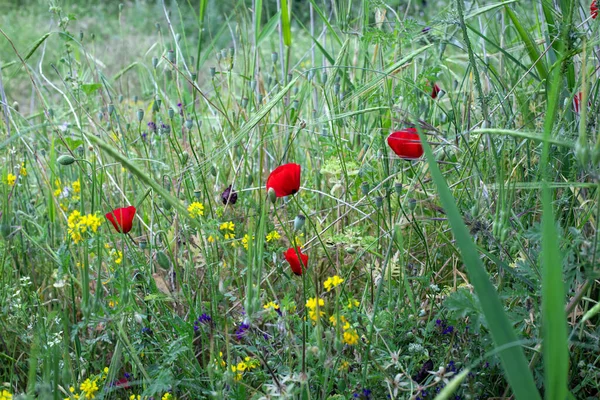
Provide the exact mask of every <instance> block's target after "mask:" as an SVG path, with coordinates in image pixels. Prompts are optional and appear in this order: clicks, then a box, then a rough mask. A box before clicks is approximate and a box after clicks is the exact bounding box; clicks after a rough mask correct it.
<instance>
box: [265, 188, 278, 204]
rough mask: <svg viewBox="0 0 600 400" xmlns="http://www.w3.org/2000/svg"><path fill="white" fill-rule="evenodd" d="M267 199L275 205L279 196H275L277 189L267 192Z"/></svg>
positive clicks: (270, 189)
mask: <svg viewBox="0 0 600 400" xmlns="http://www.w3.org/2000/svg"><path fill="white" fill-rule="evenodd" d="M267 197H268V198H269V200H270V201H271V203H273V204H275V202H276V201H277V195H276V194H275V189H273V188H269V191H268V192H267Z"/></svg>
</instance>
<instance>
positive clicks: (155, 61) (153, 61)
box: [152, 57, 158, 69]
mask: <svg viewBox="0 0 600 400" xmlns="http://www.w3.org/2000/svg"><path fill="white" fill-rule="evenodd" d="M152 67H153V68H154V69H156V68H157V67H158V57H152Z"/></svg>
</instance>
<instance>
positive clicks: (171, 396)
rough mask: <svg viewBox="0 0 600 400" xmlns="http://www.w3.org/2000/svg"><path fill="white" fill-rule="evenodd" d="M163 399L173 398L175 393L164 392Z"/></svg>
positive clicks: (171, 399) (170, 399) (169, 399)
mask: <svg viewBox="0 0 600 400" xmlns="http://www.w3.org/2000/svg"><path fill="white" fill-rule="evenodd" d="M162 400H173V395H172V394H171V393H169V392H167V393H165V394H163V397H162Z"/></svg>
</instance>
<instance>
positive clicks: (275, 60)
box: [271, 51, 279, 64]
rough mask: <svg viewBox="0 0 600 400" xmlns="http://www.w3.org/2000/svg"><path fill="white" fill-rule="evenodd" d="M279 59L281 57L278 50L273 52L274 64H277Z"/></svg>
mask: <svg viewBox="0 0 600 400" xmlns="http://www.w3.org/2000/svg"><path fill="white" fill-rule="evenodd" d="M278 59H279V54H277V52H276V51H274V52H272V53H271V60H272V61H273V64H275V63H276V62H277V60H278Z"/></svg>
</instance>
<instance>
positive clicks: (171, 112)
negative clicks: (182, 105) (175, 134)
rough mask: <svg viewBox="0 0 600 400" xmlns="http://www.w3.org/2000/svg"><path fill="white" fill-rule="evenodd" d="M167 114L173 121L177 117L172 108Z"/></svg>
mask: <svg viewBox="0 0 600 400" xmlns="http://www.w3.org/2000/svg"><path fill="white" fill-rule="evenodd" d="M167 114H168V115H169V119H173V117H174V116H175V110H173V109H172V108H169V111H167Z"/></svg>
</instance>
